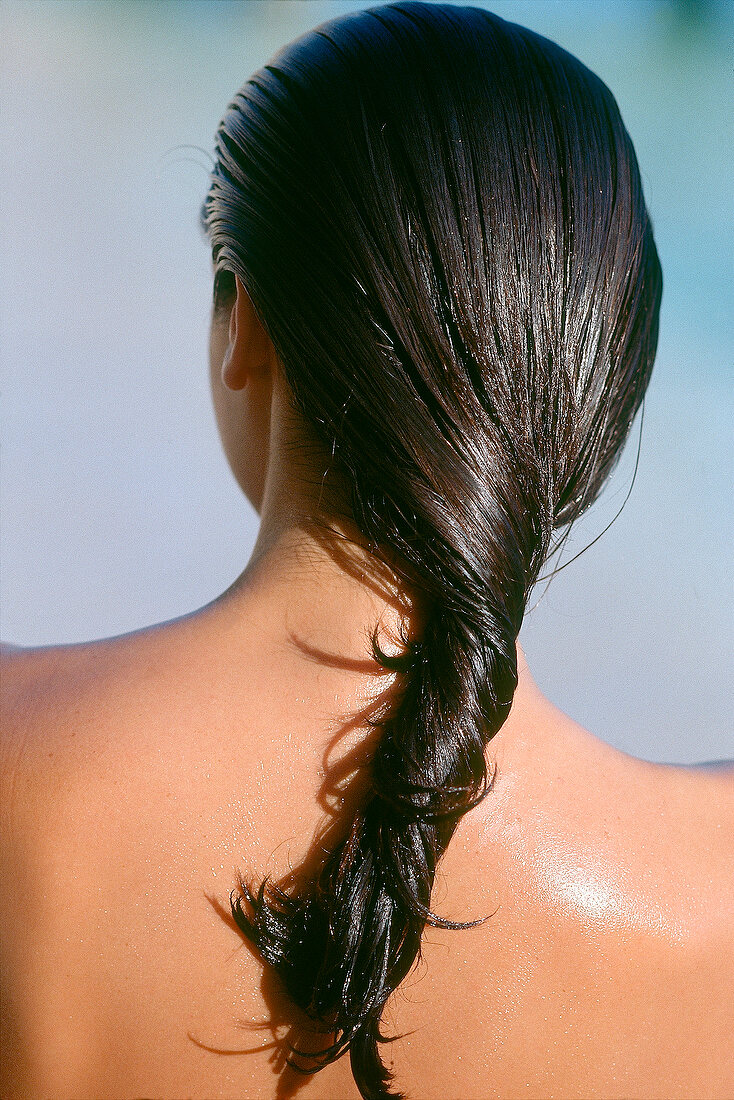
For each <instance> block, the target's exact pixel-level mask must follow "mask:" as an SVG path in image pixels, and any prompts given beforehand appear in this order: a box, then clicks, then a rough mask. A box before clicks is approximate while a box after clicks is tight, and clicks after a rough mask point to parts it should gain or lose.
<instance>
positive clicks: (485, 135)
mask: <svg viewBox="0 0 734 1100" xmlns="http://www.w3.org/2000/svg"><path fill="white" fill-rule="evenodd" d="M204 213H205V221H206V225H207V229H208V233H209V237H210V241H211V245H212V250H213V257H214V263H215V268H216V271H217V273H218V274H217V280H216V286H217V292H218V294H220V295H222V294H224V295H226V294H227V292H228V291H231V288H232V284H233V281H234V274H235V273H236V274H237V275H238V276H239V277H240V279H241V280H242V282H243V284H244V285H245V287H246V288H247V290H248V292H249V294H250V296H251V298H252V300H253V303H254V305H255V308H256V310H257V312H258V314H259V316H260V317H261V319H262V321H263V323H264V325H265V327H266V328H267V331H268V332H269V335H270V337H271V338H272V341H273V344H274V346H275V348H276V351H277V353H278V357H279V360H280V362H281V363H282V365H283V369H284V371H285V375H286V379H287V382H288V384H289V386H290V389H291V391H292V394H293V398H294V401H295V403H296V405H297V407H298V409H299V411H300V413H301V415H302V416H303V418H304V420H305V422H306V424H307V425H309V426H310V428H311V430H312V431H313V432H314V433H315V436H316V437H317V438H318V439H319V440H320V441H321V442H322V443H323V445H324V447H325V448H326V449H327V451H328V453H329V454H333V456H334V458H333V460H334V463H335V464H336V465H338V467H339V469H340V470H341V471H342V472H343V473H344V475H345V479H346V482H347V484H348V485H349V486H350V487H351V510H352V514H353V518H354V521H355V523H356V525H357V527H358V529H359V530H360V532H361V534H362V536H363V537H364V539H365V542H366V545H368V546H369V547H370V548H371V549H372V550H373V552H374V554H375V556H376V558H378V559H381V560H383V561H388V560H389V561H390V562H391V563H393V564H394V563H395V562H399V563H402V564H401V566H400V568H401V570H402V575H403V578H404V579H405V580H406V581H407V580H409V582H410V585H411V586H412V588H413V589H415V590H416V591H417V592H419V593H420V594H421V596H422V597H423V598H424V600H425V606H426V607H427V608H428V609H429V611H428V613H427V615H426V618H425V624H424V627H423V629H422V632H421V634H420V636H419V637H418V638H416V639H414V640H412V641H406V647H405V652H404V654H403V655H402V657H400V659H399V660H396V661H394V662H392V664H391V662H390V660H389V659H388V658H387V657H386V656H385V655H384V654H382V653H381V650H380V648H379V645H378V644H377V642H376V641H375V655H376V656H377V658H378V659H380V660H381V661H382V662H383V664H385V665H388V664H391V667H394V669H395V670H397V674H398V677H399V680H400V691H399V693H398V694H397V696H396V701H395V704H394V706H392V707H391V708H390V709H389V710H388V712H387V713H386V714H384V715H383V716H382V720H381V724H380V728H379V736H378V737H377V743H376V747H375V750H374V752H373V754H372V758H371V762H370V766H369V780H368V785H367V792H366V794H365V796H364V798H363V799H362V801H361V803H360V805H359V807H358V809H357V811H356V813H355V815H354V817H353V820H351V822H350V823H349V825H348V828H347V829H346V831H345V834H344V836H343V838H342V839H341V840H340V841H338V842H337V843H335V845H334V847H333V848H332V850H331V851H330V854H329V856H328V859H327V860H326V861H325V863H324V865H323V866H322V868H321V870H320V871H319V872H318V874H317V876H316V878H315V879H314V880H313V881H308V882H305V883H301V885H300V886H299V887H298V888H297V889H293V890H287V889H279V888H278V887H277V886H275V885H272V884H267V883H266V884H263V885H262V886H260V887H259V888H256V887H254V886H250V887H244V888H243V891H242V893H241V894H240V895H238V896H237V897H236V898H235V901H234V903H233V911H234V915H235V918H236V919H237V921H238V924H239V925H240V927H241V929H242V930H243V932H244V933H245V935H246V936H247V937H248V938H249V939H250V940H251V941H252V943H253V944H254V945H255V947H256V948H257V950H258V951H259V953H260V955H261V957H262V958H263V960H264V961H265V963H266V964H268V965H269V966H272V967H274V968H275V970H276V971H277V972H278V974H279V975H280V978H281V979H282V981H283V983H284V986H285V989H286V991H287V993H288V995H289V996H290V997H291V998H292V1000H293V1001H294V1002H295V1003H296V1004H297V1005H298V1006H300V1008H301V1009H303V1010H304V1011H305V1012H306V1013H308V1015H309V1016H310V1017H311V1019H312V1020H313V1021H314V1022H315V1023H316V1024H318V1025H320V1026H321V1027H322V1029H323V1030H324V1031H328V1033H329V1034H330V1036H331V1038H332V1040H333V1042H331V1043H330V1044H329V1046H328V1047H326V1048H325V1049H324V1050H323V1051H321V1052H320V1054H319V1055H318V1056H316V1057H315V1059H314V1064H313V1066H312V1067H311V1068H312V1069H313V1070H316V1069H318V1068H320V1066H322V1065H325V1064H327V1063H328V1062H330V1061H333V1060H334V1059H336V1058H337V1057H339V1056H340V1055H341V1054H343V1053H345V1051H347V1050H349V1053H350V1057H351V1065H352V1072H353V1075H354V1078H355V1081H356V1083H357V1085H358V1087H359V1089H360V1091H361V1093H362V1095H363V1096H365V1097H385V1096H389V1095H394V1094H393V1093H391V1092H390V1090H389V1081H390V1074H389V1072H388V1071H387V1069H386V1068H385V1066H384V1064H383V1063H382V1061H381V1058H380V1054H379V1042H380V1041H381V1033H380V1017H381V1013H382V1010H383V1008H384V1006H385V1003H386V1001H387V999H388V997H389V996H390V994H391V993H392V992H393V991H394V990H395V989H396V988H397V986H398V985H399V984H400V982H401V981H402V980H403V978H404V977H405V976H406V975H407V974H408V972H409V971H410V969H411V967H412V966H413V964H414V962H415V960H416V958H417V956H418V954H419V951H420V944H421V934H422V931H423V929H424V927H425V925H426V923H427V922H429V923H431V922H432V923H442V922H441V920H440V918H439V917H437V916H435V915H434V914H433V913H432V912H431V889H432V885H433V881H434V875H435V872H436V866H437V864H438V861H439V859H440V858H441V856H442V854H443V852H444V851H445V849H446V846H447V845H448V843H449V841H450V839H451V836H452V834H453V832H454V830H455V828H456V825H457V823H458V821H459V819H460V818H461V816H462V815H463V814H464V813H466V812H467V810H468V809H469V808H471V807H472V806H474V805H475V804H476V803H477V802H478V801H479V800H480V799H481V798H482V797H483V796H484V794H485V793H486V791H487V789H488V786H489V781H488V775H487V766H486V762H485V749H486V746H487V744H488V742H489V741H490V739H491V738H492V737H493V736H494V734H495V733H497V731H498V730H499V729H500V727H501V726H502V724H503V722H504V721H505V719H506V718H507V715H508V713H509V709H510V705H511V702H512V698H513V693H514V690H515V687H516V683H517V664H516V647H515V643H516V638H517V635H518V632H519V630H520V625H521V623H522V619H523V614H524V610H525V605H526V601H527V598H528V594H529V592H530V590H531V588H532V587H533V585H534V583H535V581H536V580H537V579H538V575H539V572H540V570H541V566H542V564H543V562H544V561H545V559H546V557H547V556H548V553H549V549H550V547H551V540H552V536H553V532H554V530H556V529H560V528H563V527H564V526H565V525H567V524H568V523H570V522H571V521H573V520H574V519H575V518H576V517H577V516H578V515H579V514H580V513H581V512H582V511H583V510H584V509H585V508H586V507H587V506H588V505H589V504H590V503H591V502H592V501H593V500H594V499H595V497H596V496H597V494H598V493H599V491H600V489H601V487H602V485H603V483H604V481H605V479H606V478H607V476H608V474H609V472H610V470H611V469H612V467H613V466H614V464H615V462H616V460H617V458H618V456H619V454H620V451H621V448H622V445H623V443H624V441H625V439H626V437H627V435H628V432H629V428H630V425H631V423H632V420H633V418H634V416H635V413H636V412H637V410H638V408H639V405H640V403H641V400H642V397H643V395H644V392H645V388H646V386H647V383H648V380H649V377H650V372H651V369H652V363H653V359H654V355H655V347H656V341H657V327H658V311H659V303H660V294H661V286H662V279H661V272H660V265H659V262H658V257H657V253H656V250H655V244H654V241H653V236H652V230H651V226H650V221H649V218H648V214H647V211H646V208H645V204H644V199H643V195H642V187H641V183H640V177H639V172H638V168H637V163H636V159H635V154H634V150H633V148H632V144H631V141H630V138H629V135H628V134H627V132H626V130H625V128H624V125H623V123H622V120H621V118H620V115H619V111H618V108H617V106H616V103H615V101H614V98H613V97H612V95H611V93H610V92H609V90H608V89H607V88H606V86H605V85H604V84H603V83H602V82H601V81H600V80H599V79H598V78H597V77H596V76H595V75H594V74H593V73H591V72H590V71H589V70H588V69H587V68H585V66H584V65H582V64H581V63H580V62H579V61H577V60H576V59H575V58H574V57H572V56H571V55H570V54H568V53H566V52H565V51H564V50H562V49H561V48H559V47H558V46H556V45H554V44H553V43H551V42H549V41H547V40H546V39H544V38H542V37H540V36H539V35H537V34H534V33H533V32H531V31H529V30H526V29H524V28H522V27H519V26H516V25H514V24H511V23H507V22H505V21H504V20H502V19H500V18H498V17H497V16H495V15H492V14H490V13H489V12H487V11H485V10H483V9H481V8H476V7H458V6H454V5H450V4H424V3H420V2H416V0H400V2H398V3H391V4H386V5H384V6H380V7H375V8H372V9H370V10H367V11H359V12H354V13H350V14H348V15H346V16H343V17H341V18H338V19H334V20H332V21H330V22H328V23H325V24H323V25H321V26H320V27H318V28H316V29H315V30H314V31H311V32H310V33H308V34H306V35H304V36H303V37H301V38H299V39H297V40H296V41H295V42H293V43H292V44H290V45H289V46H286V47H285V48H284V49H283V50H281V51H280V52H279V53H278V54H277V55H276V56H275V57H274V59H273V60H272V61H271V62H270V63H269V64H267V65H265V66H264V67H263V68H262V69H260V70H259V71H258V72H256V73H255V74H254V75H253V76H252V77H251V78H250V80H249V81H248V82H247V83H246V84H245V86H244V87H243V88H242V90H241V91H240V92H239V93H238V94H237V95H236V97H235V98H234V100H233V101H232V103H231V104H230V106H229V108H228V110H227V112H226V114H225V116H224V119H223V121H222V123H221V125H220V128H219V131H218V135H217V149H216V165H215V169H214V172H213V176H212V182H211V189H210V192H209V194H208V197H207V200H206V203H205V208H204ZM443 923H446V924H448V923H449V922H443Z"/></svg>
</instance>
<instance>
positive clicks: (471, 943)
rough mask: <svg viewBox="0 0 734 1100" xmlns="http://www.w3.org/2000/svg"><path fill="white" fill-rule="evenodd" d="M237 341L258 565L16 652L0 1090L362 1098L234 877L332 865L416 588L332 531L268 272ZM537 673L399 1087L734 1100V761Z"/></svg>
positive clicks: (8, 726) (230, 342)
mask: <svg viewBox="0 0 734 1100" xmlns="http://www.w3.org/2000/svg"><path fill="white" fill-rule="evenodd" d="M212 363H213V371H212V375H213V386H214V391H215V404H216V406H217V410H218V415H219V419H220V425H221V427H222V436H223V439H224V441H225V445H226V447H227V450H228V454H229V457H230V461H231V462H232V465H233V469H234V470H235V473H236V475H237V476H238V478H239V480H240V481H241V483H242V484H243V486H244V487H245V488H246V489H247V491H248V492H249V493H250V495H251V496H252V498H253V499H254V500H255V502H256V504H257V505H258V506H259V507H260V509H261V514H262V527H261V532H260V537H259V539H258V544H257V546H256V549H255V553H254V555H253V559H252V561H251V563H250V565H249V566H248V568H247V570H246V571H245V573H244V574H243V576H242V577H241V578H240V580H239V581H238V582H237V584H236V585H235V586H233V588H232V589H231V590H230V591H229V592H228V593H225V595H224V596H223V597H222V598H221V599H220V600H218V601H216V602H215V603H214V604H212V605H210V606H209V607H207V608H204V609H203V610H201V611H199V612H197V613H196V614H194V615H192V616H189V617H188V618H185V619H182V620H179V621H177V622H174V623H171V624H167V625H164V626H161V627H155V628H152V629H149V630H145V631H142V632H140V633H137V634H134V635H130V636H127V637H124V638H120V639H115V640H112V641H107V642H98V643H93V644H90V645H84V646H73V647H65V648H54V649H46V650H36V651H28V650H17V651H12V652H9V653H8V654H7V655H6V656H5V658H4V661H3V740H2V776H1V783H2V789H1V790H0V806H1V810H0V812H1V813H2V893H1V895H0V896H1V898H2V900H1V901H0V905H1V906H2V911H1V913H0V916H1V918H2V927H3V938H2V995H3V999H2V1015H3V1078H2V1095H3V1096H4V1097H8V1098H10V1097H24V1098H30V1097H35V1096H39V1097H40V1096H43V1097H64V1098H66V1100H68V1098H71V1097H75V1098H91V1097H95V1098H112V1097H136V1096H137V1097H140V1096H162V1097H168V1098H174V1097H182V1096H191V1097H202V1098H203V1097H240V1098H242V1097H247V1098H258V1097H263V1098H264V1097H287V1096H291V1095H296V1094H297V1095H298V1097H299V1098H303V1100H308V1098H331V1100H347V1098H351V1097H357V1096H358V1093H357V1090H356V1088H355V1086H354V1083H353V1081H352V1079H351V1075H350V1072H349V1066H348V1060H347V1059H343V1060H342V1061H341V1062H339V1063H337V1064H336V1065H334V1066H331V1067H328V1068H327V1069H326V1070H324V1071H323V1072H322V1073H320V1074H318V1075H317V1076H316V1077H309V1078H302V1077H300V1076H298V1075H296V1074H295V1073H293V1072H291V1071H286V1072H285V1073H281V1069H282V1050H283V1048H282V1043H281V1042H279V1040H282V1038H283V1037H284V1035H285V1034H286V1033H287V1031H288V1028H289V1027H294V1026H295V1027H296V1028H298V1026H299V1021H298V1020H297V1018H296V1016H295V1014H294V1012H293V1010H292V1009H291V1008H290V1007H289V1006H288V1004H287V1002H286V1001H285V1000H284V999H283V998H282V996H280V994H279V993H278V991H277V989H276V988H275V987H274V983H273V982H272V980H271V978H270V977H269V975H268V974H264V973H263V968H262V967H261V965H260V963H259V962H258V961H257V960H256V959H255V958H254V956H253V955H252V953H251V952H250V951H249V949H248V948H247V947H246V946H245V945H244V944H243V942H242V940H241V938H240V937H239V935H238V933H237V932H236V931H235V930H234V929H233V927H232V926H231V924H230V923H229V921H228V920H227V919H226V910H227V908H228V895H229V892H230V890H231V889H232V888H233V886H235V885H236V871H237V869H239V870H241V871H242V872H243V873H245V874H252V875H253V876H254V877H255V879H257V880H259V879H260V878H261V877H262V876H263V875H265V874H270V875H272V876H273V878H275V879H278V878H280V877H282V876H283V875H285V874H286V873H287V872H288V870H289V868H290V867H292V866H296V865H298V864H299V863H300V861H301V860H302V859H303V858H304V857H306V856H307V854H308V852H309V849H310V847H311V844H312V840H313V836H314V833H315V832H316V831H317V830H318V828H319V827H320V826H321V825H322V823H323V819H324V816H325V814H327V815H328V812H329V810H328V806H329V805H334V804H335V799H336V796H337V795H338V793H339V792H338V790H335V791H334V790H332V791H331V792H330V795H329V797H328V798H327V799H326V800H325V799H324V797H323V796H324V790H325V787H329V786H331V787H337V788H338V785H339V777H340V775H341V774H342V772H346V773H348V772H349V770H350V769H351V768H353V767H354V765H355V763H356V762H358V761H359V759H360V754H361V753H362V752H363V749H364V743H365V741H366V739H367V738H368V737H369V736H370V734H369V730H368V728H367V726H366V723H365V721H364V715H365V714H366V713H368V712H369V707H370V704H371V701H373V700H374V699H375V698H376V697H377V696H378V695H379V694H380V693H382V692H385V691H389V689H390V678H389V677H386V676H385V674H382V673H380V671H379V669H377V667H376V666H374V665H372V664H371V663H370V660H369V657H368V650H367V647H366V637H368V634H369V631H370V629H371V627H372V626H374V625H375V624H376V623H377V622H380V623H381V624H382V628H383V633H384V636H385V638H387V639H389V638H390V636H391V634H394V632H395V628H396V626H397V624H398V622H399V620H400V618H401V617H402V616H403V615H405V614H406V607H407V614H408V615H410V613H411V611H410V602H409V600H407V599H402V600H401V599H400V593H396V592H395V591H390V590H389V585H388V586H387V587H383V588H380V587H379V586H375V585H374V584H372V583H369V578H368V577H366V576H365V577H361V576H360V570H359V567H358V566H359V560H357V568H351V569H346V568H345V567H344V563H343V562H341V561H340V559H339V557H338V556H336V557H335V556H334V555H333V554H331V553H329V552H327V549H326V547H325V545H324V543H323V541H322V540H321V539H319V538H318V537H316V536H315V535H314V533H313V530H312V528H311V527H310V525H309V522H308V521H309V520H310V519H311V518H312V517H313V515H314V514H315V512H316V510H317V507H318V500H319V499H320V496H321V490H320V488H319V489H318V490H317V488H316V486H317V484H318V478H314V477H313V476H311V475H313V470H312V471H311V472H310V474H309V472H308V471H307V470H306V469H305V467H303V468H302V467H301V466H299V465H297V464H294V463H295V460H294V457H293V455H294V450H293V446H292V444H293V440H294V438H295V434H294V433H296V430H297V425H295V422H294V418H293V414H292V413H291V412H290V409H289V405H288V401H287V395H286V394H285V392H284V388H283V383H282V379H281V377H280V374H279V372H278V369H277V364H276V362H275V359H274V354H273V353H272V349H271V348H270V347H269V345H268V341H267V338H266V337H264V334H263V332H262V330H261V326H259V323H258V322H257V318H256V317H255V315H254V313H253V311H252V309H251V307H250V306H249V301H248V300H246V296H245V295H244V293H243V292H242V291H241V292H240V294H239V295H238V301H237V305H236V306H235V309H234V311H233V317H232V320H231V324H230V326H229V329H227V326H226V325H225V326H222V325H215V326H214V329H213V338H212ZM245 424H248V425H249V432H250V435H249V439H250V444H249V445H248V446H245V445H244V444H243V443H242V439H243V438H244V437H243V436H242V435H241V434H239V432H238V431H237V427H238V425H239V426H243V425H245ZM232 440H234V441H235V443H236V445H235V444H233V443H232V442H231V441H232ZM317 492H318V496H317V495H316V494H317ZM520 667H521V675H520V683H519V686H518V690H517V693H516V696H515V700H514V704H513V709H512V713H511V715H510V717H509V719H508V721H507V723H506V724H505V726H504V727H503V728H502V730H501V731H500V733H499V734H498V735H497V737H496V738H495V739H494V741H493V742H492V744H491V746H490V750H489V754H488V755H489V758H490V762H491V763H492V764H495V765H496V769H497V770H496V779H495V783H494V786H493V789H492V791H491V793H490V794H489V796H488V797H487V798H486V800H485V801H484V802H483V803H482V804H481V805H480V806H478V807H477V808H476V809H475V810H473V811H472V812H471V813H470V814H468V815H467V816H466V817H465V818H464V819H463V820H462V823H461V825H460V826H459V829H458V831H457V833H456V835H455V838H454V840H453V842H452V844H451V846H450V848H449V850H448V853H447V855H446V857H445V859H444V861H443V863H442V865H441V869H440V873H439V876H438V879H437V884H436V889H435V894H434V908H436V909H437V910H438V911H439V912H440V913H442V914H444V915H446V916H449V917H452V918H455V919H471V918H473V917H477V916H484V915H487V914H490V913H491V914H492V916H491V917H490V919H489V920H488V921H486V922H485V923H484V924H483V925H481V926H480V927H477V928H475V929H472V930H469V931H462V932H458V931H457V932H445V931H438V930H432V929H428V930H427V931H426V933H425V936H424V950H423V958H422V961H421V962H420V963H419V965H418V967H417V969H416V971H415V973H414V974H413V975H411V976H410V977H409V978H408V980H407V981H406V982H405V983H404V985H403V987H401V989H400V990H399V991H398V993H397V994H396V995H395V996H394V998H393V1000H392V1001H391V1003H390V1005H389V1006H388V1010H387V1012H386V1016H385V1028H386V1030H387V1031H391V1032H393V1033H395V1034H400V1035H402V1036H403V1037H402V1038H401V1039H399V1040H398V1041H397V1042H395V1043H393V1044H391V1045H389V1046H387V1047H385V1051H384V1053H385V1057H386V1058H387V1059H388V1062H390V1063H391V1064H392V1065H393V1068H394V1070H395V1073H396V1084H397V1086H398V1087H400V1088H401V1089H403V1090H404V1091H405V1092H406V1093H407V1095H408V1096H410V1097H413V1098H416V1100H418V1098H424V1097H425V1098H429V1097H436V1098H442V1100H447V1098H462V1100H469V1098H470V1097H482V1098H485V1097H519V1096H523V1097H537V1098H540V1097H543V1098H545V1097H561V1098H570V1097H604V1098H612V1097H620V1098H621V1097H640V1098H642V1097H647V1098H652V1097H661V1098H662V1097H665V1098H669V1097H697V1098H699V1097H721V1098H724V1097H731V1096H732V1095H734V1049H733V1047H734V1044H733V1043H732V1039H731V1036H732V1034H734V928H733V927H732V924H733V922H732V920H731V915H732V911H733V909H734V896H733V895H734V888H733V885H732V884H734V778H733V776H732V771H731V770H730V769H726V768H724V769H721V770H718V771H709V770H697V769H683V768H674V767H665V766H660V765H652V764H647V763H643V762H641V761H638V760H635V759H633V758H631V757H628V756H625V755H623V754H621V753H618V752H617V751H615V750H614V749H612V748H610V747H608V746H607V745H605V744H603V743H601V742H600V741H598V740H597V739H596V738H594V737H593V736H592V735H591V734H589V733H587V732H586V731H584V730H582V729H581V728H580V727H578V726H577V725H575V724H574V723H573V722H572V721H571V720H570V719H569V718H567V717H566V716H565V715H563V714H561V713H560V712H559V711H558V710H556V708H554V707H553V705H552V704H551V703H550V702H548V700H546V699H545V698H544V697H543V696H542V695H541V694H540V692H539V691H538V689H537V687H536V686H535V684H534V683H533V681H532V678H531V676H530V673H529V671H528V669H527V667H526V665H525V663H524V660H523V658H522V655H520ZM360 715H362V718H360ZM327 793H328V792H327ZM243 1051H247V1052H243ZM223 1052H232V1053H223Z"/></svg>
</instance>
